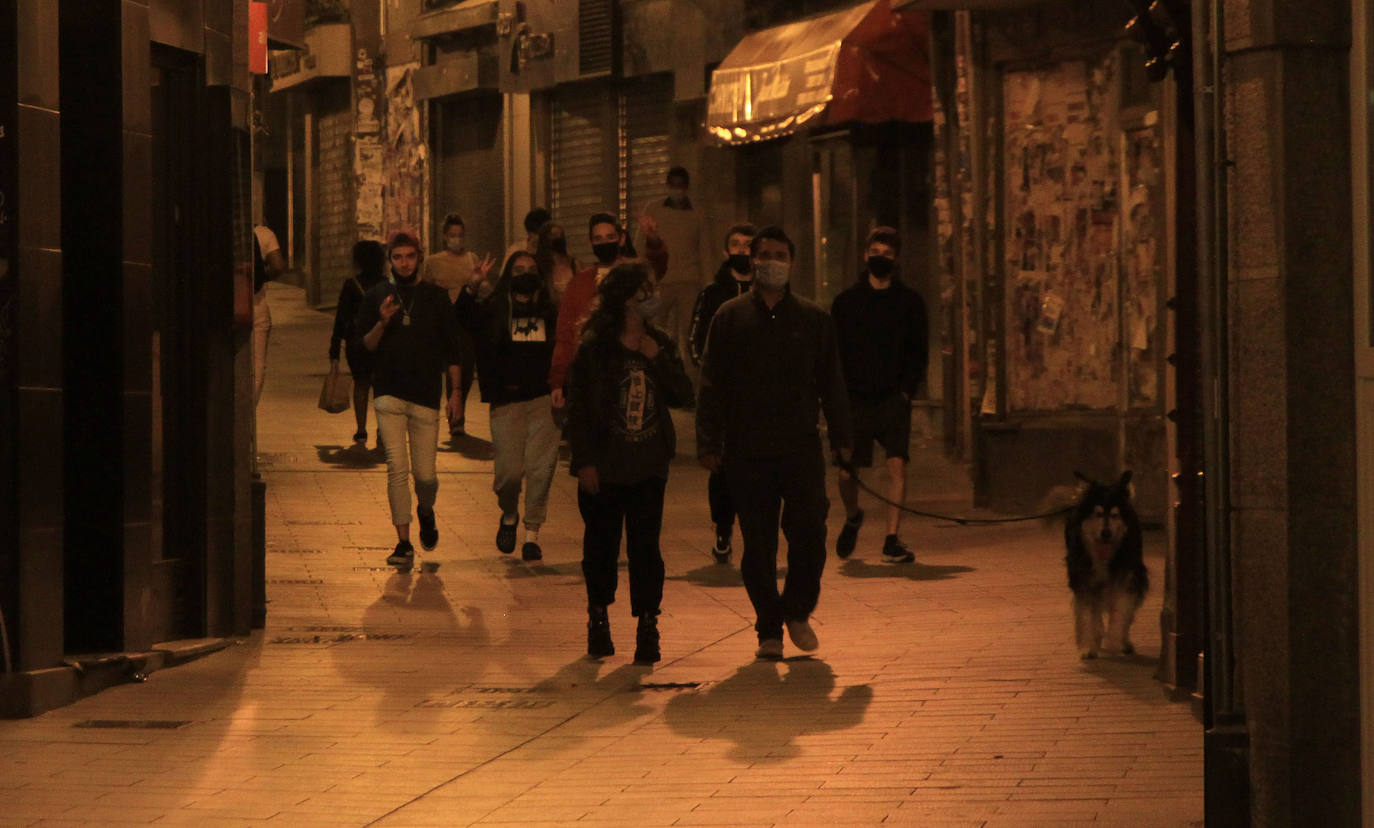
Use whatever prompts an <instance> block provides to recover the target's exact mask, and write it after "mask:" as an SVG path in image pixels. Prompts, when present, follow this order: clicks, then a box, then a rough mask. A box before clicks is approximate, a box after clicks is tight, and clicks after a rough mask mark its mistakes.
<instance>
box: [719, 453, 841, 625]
mask: <svg viewBox="0 0 1374 828" xmlns="http://www.w3.org/2000/svg"><path fill="white" fill-rule="evenodd" d="M725 474H726V476H727V478H728V480H729V483H730V494H731V495H732V496H733V498H734V501H735V509H736V510H737V511H738V513H739V531H740V536H741V537H742V538H743V540H744V555H743V557H742V558H741V559H740V574H741V575H743V576H744V588H745V589H746V590H747V591H748V593H749V600H750V601H752V602H753V604H754V612H755V614H756V615H757V616H758V620H757V621H755V622H754V630H755V631H757V632H758V635H759V640H760V641H763V640H764V639H767V638H781V637H782V625H783V622H784V621H798V620H805V619H806V618H808V617H809V616H810V615H811V612H812V610H814V609H815V608H816V601H817V599H819V598H820V594H821V571H822V570H823V569H825V516H826V512H827V510H829V508H830V501H829V500H827V499H826V496H825V461H824V459H823V458H822V457H821V452H820V447H819V446H817V447H815V448H814V449H810V450H805V451H800V452H797V453H795V454H789V455H787V456H784V457H769V458H762V459H746V458H731V459H730V461H729V462H728V463H727V464H726V466H725ZM779 512H781V525H782V533H783V535H784V536H785V537H786V538H787V579H786V581H785V582H784V584H783V589H782V594H781V595H779V594H778V525H779Z"/></svg>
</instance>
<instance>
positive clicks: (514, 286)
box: [510, 270, 539, 294]
mask: <svg viewBox="0 0 1374 828" xmlns="http://www.w3.org/2000/svg"><path fill="white" fill-rule="evenodd" d="M510 289H511V292H513V293H522V294H529V293H534V292H535V291H537V290H539V272H538V271H535V270H528V271H526V272H524V273H518V274H516V275H515V276H512V277H511V280H510Z"/></svg>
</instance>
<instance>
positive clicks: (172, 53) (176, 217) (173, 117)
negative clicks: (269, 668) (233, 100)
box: [147, 48, 210, 641]
mask: <svg viewBox="0 0 1374 828" xmlns="http://www.w3.org/2000/svg"><path fill="white" fill-rule="evenodd" d="M203 89H204V83H203V79H202V77H201V67H200V60H199V57H198V56H195V55H192V54H190V53H186V52H180V51H177V50H174V49H164V48H155V49H154V50H153V54H152V115H153V119H152V123H153V159H152V160H153V164H152V170H153V192H152V218H153V233H152V239H153V279H152V300H153V310H152V320H151V321H152V343H151V344H152V350H153V354H152V371H153V381H152V392H153V404H152V415H153V439H152V485H151V490H152V498H153V515H152V526H153V542H152V544H151V554H152V556H153V560H152V567H151V572H150V584H149V586H150V587H151V595H152V597H153V602H154V603H153V607H152V608H151V609H150V611H149V617H148V619H147V620H148V623H149V625H150V626H151V630H150V632H151V634H152V638H153V640H154V641H166V640H170V639H176V638H188V637H193V636H199V635H202V634H203V632H204V631H203V630H202V629H201V620H200V619H202V618H203V617H204V614H203V612H202V609H203V607H204V603H205V587H204V584H205V575H204V567H205V528H206V519H207V515H206V479H207V475H206V456H207V445H206V439H207V431H206V410H205V406H206V395H207V388H208V372H207V370H206V367H207V365H208V363H209V359H208V351H207V326H208V323H209V320H208V318H207V310H208V307H209V305H210V297H209V294H208V291H207V287H206V281H205V278H204V277H205V276H206V275H207V274H208V273H209V272H210V267H209V263H208V261H207V259H206V255H205V243H204V240H205V238H206V224H207V216H206V207H205V199H204V198H203V197H198V194H202V193H203V190H202V184H203V181H202V177H203V176H202V166H201V164H202V162H201V160H200V159H199V158H198V153H199V148H200V146H201V142H200V141H199V140H198V133H199V131H200V129H201V127H200V124H201V117H200V110H201V104H202V101H201V92H202V90H203Z"/></svg>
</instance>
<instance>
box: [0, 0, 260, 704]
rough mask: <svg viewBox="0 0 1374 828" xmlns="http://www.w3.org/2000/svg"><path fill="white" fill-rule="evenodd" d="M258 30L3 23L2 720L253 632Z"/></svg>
mask: <svg viewBox="0 0 1374 828" xmlns="http://www.w3.org/2000/svg"><path fill="white" fill-rule="evenodd" d="M247 19H248V7H247V4H246V3H242V2H234V0H207V2H205V3H203V4H200V3H198V4H195V5H194V8H192V7H191V6H184V5H183V4H179V3H171V2H159V0H153V2H137V1H136V0H94V1H93V2H86V3H80V4H75V3H62V4H58V3H49V2H36V1H35V0H7V2H4V3H0V95H2V96H3V98H2V99H3V101H4V109H3V110H0V478H2V479H3V480H4V497H3V498H2V499H0V614H2V615H3V622H2V623H0V631H2V632H3V635H2V637H3V641H2V642H0V643H2V644H3V655H4V665H3V666H4V670H5V672H4V674H3V678H2V679H0V712H4V713H6V714H11V715H32V714H34V713H37V712H41V711H42V710H45V709H48V708H50V707H53V706H56V705H58V704H64V703H66V702H68V701H71V700H72V699H73V698H76V697H79V696H80V695H82V694H84V693H87V692H92V691H94V690H96V689H99V687H100V686H101V685H103V684H105V683H109V682H113V681H121V680H128V678H129V677H130V676H131V675H133V674H134V673H140V672H147V671H148V670H150V669H153V668H155V667H156V666H158V664H160V663H163V662H165V661H166V660H168V659H172V658H175V657H176V656H175V653H177V652H181V653H184V652H185V649H184V647H174V648H170V649H168V648H166V647H164V645H163V644H161V642H169V641H184V640H187V639H204V638H212V637H222V636H227V635H236V634H246V633H247V632H248V631H249V629H250V626H251V621H252V619H251V611H252V595H251V592H252V583H251V566H252V554H251V553H252V543H251V541H252V539H251V529H252V521H251V514H250V476H251V467H250V462H251V449H250V445H251V438H252V433H251V428H252V425H251V423H252V393H251V373H252V372H251V364H250V359H249V351H248V325H247V323H248V321H249V319H248V318H247V317H237V316H236V302H241V303H242V304H241V307H240V308H239V309H240V310H243V311H248V309H247V304H246V301H245V300H247V299H248V296H249V293H250V292H251V271H252V265H251V242H250V235H249V233H250V230H251V226H252V216H251V211H250V192H249V187H248V184H249V180H250V179H249V174H248V173H249V163H250V162H249V159H250V134H249V105H248V100H249V87H250V85H249V75H248V37H247V36H248V28H247V27H248V22H247ZM200 153H203V154H205V155H206V156H208V157H213V158H217V159H223V162H222V163H216V164H202V163H199V159H198V154H200ZM244 288H246V292H244V291H242V290H240V289H244ZM236 290H239V292H238V293H237V294H236ZM248 313H249V315H251V312H250V311H248Z"/></svg>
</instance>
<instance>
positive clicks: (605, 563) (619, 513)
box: [577, 477, 668, 617]
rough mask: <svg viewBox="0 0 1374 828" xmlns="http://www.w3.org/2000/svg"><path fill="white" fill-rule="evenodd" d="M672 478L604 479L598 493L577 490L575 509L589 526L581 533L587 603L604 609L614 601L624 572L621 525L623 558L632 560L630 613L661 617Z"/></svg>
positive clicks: (630, 561)
mask: <svg viewBox="0 0 1374 828" xmlns="http://www.w3.org/2000/svg"><path fill="white" fill-rule="evenodd" d="M667 485H668V481H667V480H664V479H663V478H661V477H651V478H649V479H648V480H644V481H642V482H639V483H631V484H628V485H618V484H615V483H602V484H601V491H600V492H598V493H597V494H587V493H586V492H584V491H582V489H580V488H579V489H578V490H577V509H578V511H580V512H581V513H582V522H583V523H584V524H585V526H586V528H585V529H584V530H583V533H582V577H583V578H585V579H586V581H587V603H588V604H589V605H590V606H594V607H604V606H608V605H610V604H612V603H614V602H615V588H616V581H617V580H618V579H619V577H620V572H619V570H618V569H617V568H616V564H617V563H618V562H619V560H620V527H621V525H622V524H623V525H624V526H625V557H626V559H628V561H629V564H630V613H631V614H632V615H634V616H636V617H638V616H640V615H657V614H658V609H659V605H660V604H662V603H663V553H662V552H661V551H660V550H659V546H658V536H659V530H660V529H662V528H663V491H664V489H665V488H666V487H667Z"/></svg>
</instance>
